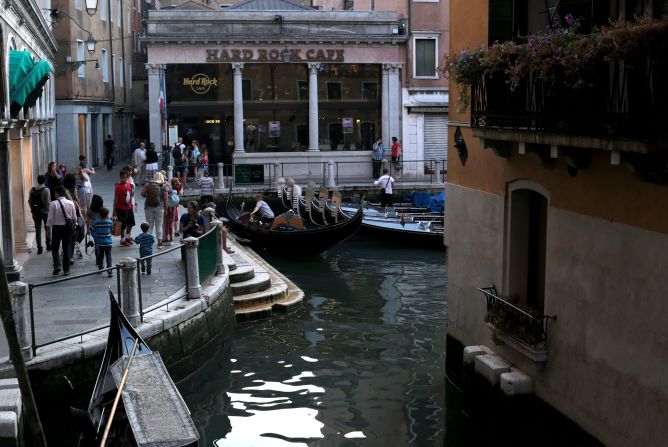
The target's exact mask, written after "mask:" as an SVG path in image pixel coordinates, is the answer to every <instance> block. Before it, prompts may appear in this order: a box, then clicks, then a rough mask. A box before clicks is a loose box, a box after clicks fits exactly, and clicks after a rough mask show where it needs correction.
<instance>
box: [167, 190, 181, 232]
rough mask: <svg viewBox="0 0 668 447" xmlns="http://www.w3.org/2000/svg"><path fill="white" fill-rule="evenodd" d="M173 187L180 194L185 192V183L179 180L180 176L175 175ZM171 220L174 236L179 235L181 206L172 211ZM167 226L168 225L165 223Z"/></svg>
mask: <svg viewBox="0 0 668 447" xmlns="http://www.w3.org/2000/svg"><path fill="white" fill-rule="evenodd" d="M172 189H173V190H175V191H176V193H177V194H178V195H179V196H180V195H182V194H183V183H181V182H180V181H179V179H178V178H176V177H174V178H172ZM171 214H172V215H171V220H172V226H173V229H174V231H173V233H174V236H176V237H179V236H181V234H180V233H179V206H178V205H176V206H175V207H174V209H173V211H172V213H171ZM167 222H169V220H167ZM165 226H166V225H165Z"/></svg>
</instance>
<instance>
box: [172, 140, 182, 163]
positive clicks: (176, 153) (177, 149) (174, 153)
mask: <svg viewBox="0 0 668 447" xmlns="http://www.w3.org/2000/svg"><path fill="white" fill-rule="evenodd" d="M172 157H174V164H175V165H180V164H181V158H182V157H183V153H182V152H181V146H179V145H178V144H176V145H175V146H174V149H172Z"/></svg>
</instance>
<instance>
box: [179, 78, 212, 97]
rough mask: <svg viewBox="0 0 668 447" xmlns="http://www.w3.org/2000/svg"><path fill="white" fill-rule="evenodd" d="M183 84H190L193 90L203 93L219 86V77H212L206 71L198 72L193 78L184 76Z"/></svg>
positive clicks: (199, 93)
mask: <svg viewBox="0 0 668 447" xmlns="http://www.w3.org/2000/svg"><path fill="white" fill-rule="evenodd" d="M183 85H189V86H190V88H191V89H192V91H193V92H195V93H196V94H198V95H203V94H205V93H207V92H208V91H209V90H211V87H216V88H218V78H210V77H208V76H207V75H205V74H204V73H197V74H196V75H193V77H192V78H183Z"/></svg>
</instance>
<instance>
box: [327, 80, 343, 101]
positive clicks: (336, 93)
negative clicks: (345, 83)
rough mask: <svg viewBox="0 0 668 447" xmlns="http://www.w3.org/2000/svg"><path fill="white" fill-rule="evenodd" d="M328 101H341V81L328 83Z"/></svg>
mask: <svg viewBox="0 0 668 447" xmlns="http://www.w3.org/2000/svg"><path fill="white" fill-rule="evenodd" d="M327 99H329V100H330V101H331V100H337V101H340V100H341V83H340V82H339V81H327Z"/></svg>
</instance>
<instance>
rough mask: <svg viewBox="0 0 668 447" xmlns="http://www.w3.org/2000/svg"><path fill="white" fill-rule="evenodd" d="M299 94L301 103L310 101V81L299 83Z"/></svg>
mask: <svg viewBox="0 0 668 447" xmlns="http://www.w3.org/2000/svg"><path fill="white" fill-rule="evenodd" d="M297 94H298V98H299V100H300V101H308V81H297Z"/></svg>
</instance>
